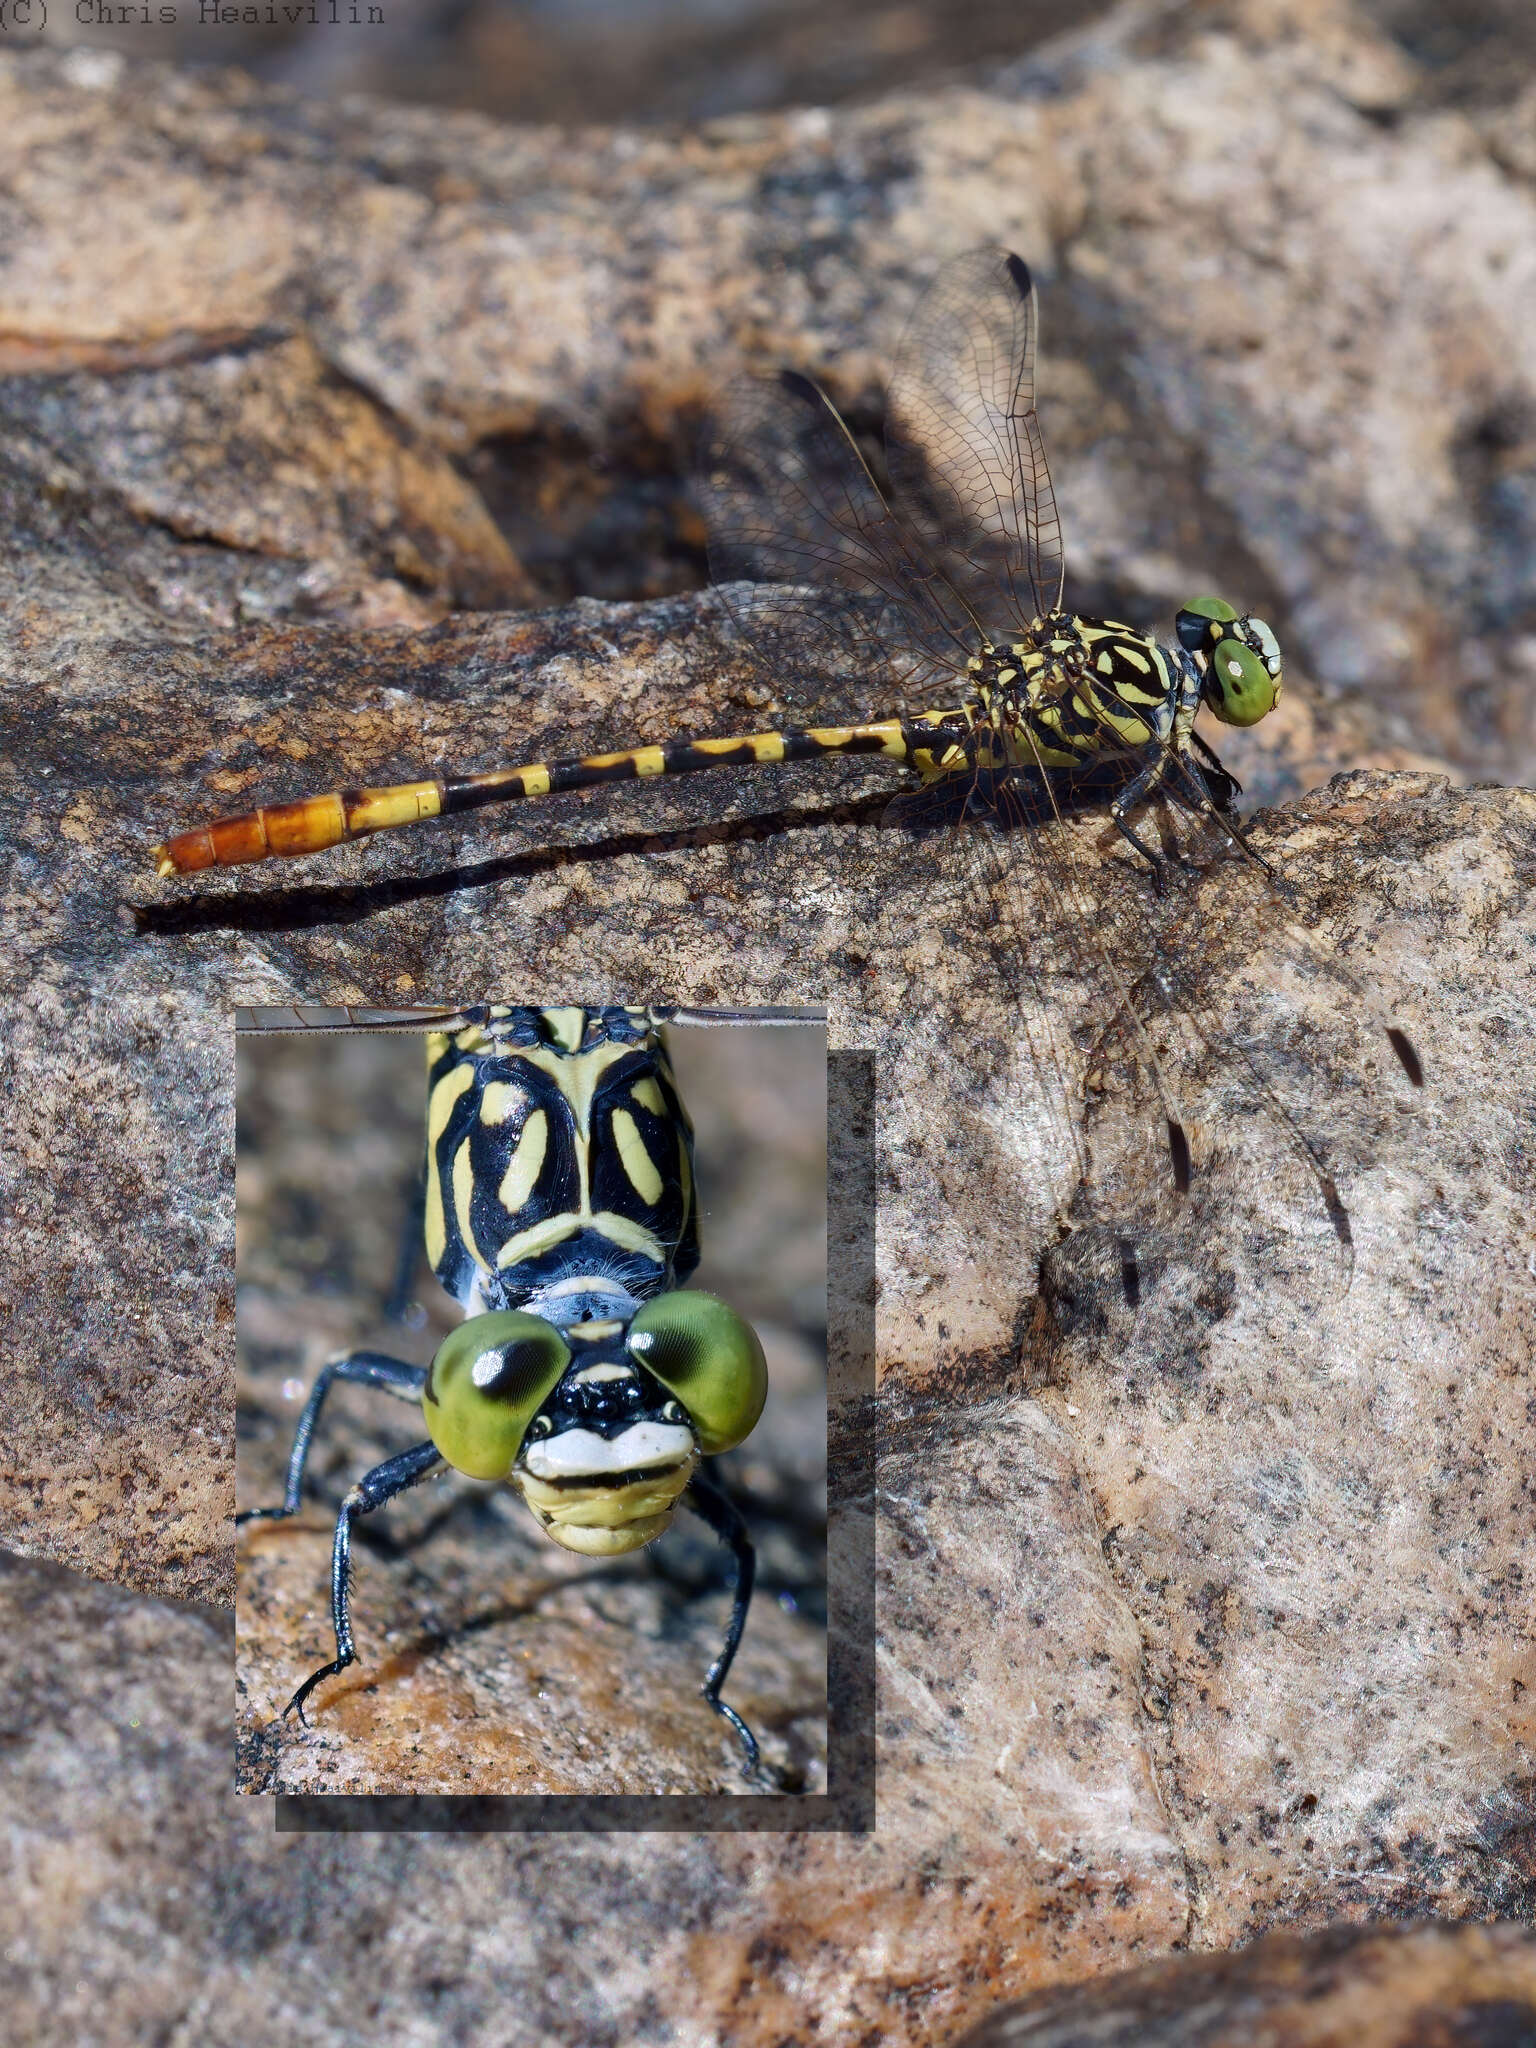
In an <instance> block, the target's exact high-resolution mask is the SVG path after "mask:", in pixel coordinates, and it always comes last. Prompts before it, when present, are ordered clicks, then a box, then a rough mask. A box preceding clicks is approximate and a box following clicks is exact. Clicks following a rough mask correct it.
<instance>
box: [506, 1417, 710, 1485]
mask: <svg viewBox="0 0 1536 2048" xmlns="http://www.w3.org/2000/svg"><path fill="white" fill-rule="evenodd" d="M693 1448H694V1444H693V1431H692V1430H691V1429H689V1428H688V1427H687V1425H686V1424H684V1423H678V1422H637V1423H635V1424H634V1425H633V1426H632V1427H631V1428H629V1429H626V1430H624V1431H623V1432H622V1434H621V1435H619V1436H616V1437H605V1436H599V1435H598V1434H597V1432H596V1431H595V1430H591V1429H562V1430H561V1431H560V1432H559V1433H558V1435H556V1436H545V1437H540V1438H538V1439H537V1441H535V1442H533V1443H529V1444H525V1445H524V1447H523V1456H522V1461H521V1462H522V1463H523V1464H525V1465H526V1466H527V1467H528V1470H529V1471H530V1472H531V1473H532V1474H533V1476H534V1477H535V1478H536V1479H585V1478H595V1477H598V1476H600V1475H602V1474H604V1473H609V1472H631V1471H636V1470H642V1471H643V1470H645V1469H647V1468H648V1467H651V1466H660V1465H677V1464H680V1463H681V1462H682V1460H683V1459H684V1458H688V1457H691V1456H692V1455H693Z"/></svg>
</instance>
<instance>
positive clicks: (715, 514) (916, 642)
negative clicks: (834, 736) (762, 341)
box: [698, 371, 978, 713]
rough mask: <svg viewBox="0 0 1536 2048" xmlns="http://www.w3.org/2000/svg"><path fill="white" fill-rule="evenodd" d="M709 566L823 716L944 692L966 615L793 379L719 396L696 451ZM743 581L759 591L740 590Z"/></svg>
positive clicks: (821, 406) (843, 438)
mask: <svg viewBox="0 0 1536 2048" xmlns="http://www.w3.org/2000/svg"><path fill="white" fill-rule="evenodd" d="M698 496H699V501H700V506H701V509H702V511H703V513H704V516H705V519H706V521H707V523H708V527H709V536H710V544H709V562H710V571H711V574H712V575H713V577H714V580H715V582H716V583H717V584H718V585H720V586H721V596H722V599H723V601H724V602H725V603H726V604H727V606H728V608H729V610H730V611H731V614H732V618H733V621H734V623H735V624H736V627H737V631H738V632H739V634H740V635H741V637H742V640H743V642H744V643H746V644H748V645H750V646H751V647H752V648H754V649H755V650H757V651H758V653H759V655H760V656H761V655H762V654H763V653H764V652H765V650H768V649H771V656H772V658H771V661H765V662H764V666H765V668H766V667H769V666H772V667H780V666H783V665H787V666H790V667H792V668H793V669H794V670H795V671H796V672H798V673H800V674H802V675H805V674H811V675H813V676H814V678H815V679H816V680H818V681H821V682H823V683H824V685H825V697H826V701H825V709H826V710H827V711H828V712H829V713H831V712H832V711H833V710H834V709H835V708H836V707H838V706H840V705H841V704H843V703H847V702H850V701H851V699H852V697H853V695H854V694H855V692H851V691H850V688H849V685H850V683H851V682H853V680H854V678H857V684H856V694H857V696H858V700H859V701H858V702H857V703H856V704H854V705H853V708H855V709H857V710H859V711H861V712H862V711H864V710H865V709H867V708H870V707H871V706H872V705H874V704H876V703H879V704H881V706H882V708H883V710H884V711H886V712H890V711H891V710H893V709H895V708H899V703H900V701H901V700H902V699H904V698H905V699H912V698H915V697H922V698H926V697H928V696H930V695H931V694H932V693H933V692H934V691H935V690H940V689H950V690H951V691H952V688H953V677H954V676H955V674H956V673H957V672H963V670H964V667H965V662H966V660H967V658H968V656H969V655H970V654H971V652H972V651H973V650H974V647H975V645H976V641H977V637H978V627H977V623H976V621H975V619H974V618H973V617H972V616H971V615H970V613H969V612H968V611H967V609H966V607H965V605H964V604H963V602H962V601H961V600H960V598H959V597H958V595H957V593H956V592H955V590H954V588H953V587H952V585H951V584H950V583H949V581H948V580H947V579H946V578H945V577H944V575H943V574H942V572H941V571H940V569H939V567H938V565H937V564H936V563H935V561H934V560H933V558H932V556H931V554H930V552H929V551H928V549H927V548H926V546H925V545H924V544H923V542H922V540H921V539H920V537H919V536H918V535H917V533H916V532H914V531H913V530H912V529H911V528H910V527H909V526H907V525H906V524H905V523H904V522H903V521H902V520H901V519H900V518H898V517H897V515H896V514H895V513H893V511H892V510H891V507H890V506H889V505H888V504H887V502H886V500H885V498H884V496H883V494H882V493H881V491H880V488H879V486H878V484H877V483H876V482H875V479H874V477H873V476H872V475H871V474H870V471H869V468H868V466H867V464H866V463H865V461H864V459H863V457H862V456H861V454H860V453H859V450H858V447H857V445H856V443H855V442H854V440H853V437H852V435H851V434H850V433H849V431H848V428H847V426H846V425H845V424H844V422H843V420H842V418H841V417H840V416H839V414H838V412H837V410H836V408H835V407H834V406H833V405H832V403H831V401H830V400H829V399H828V398H827V396H826V395H825V393H824V392H822V391H821V390H820V388H819V387H818V386H817V385H815V384H813V383H812V382H811V381H810V379H809V378H807V377H802V376H800V375H799V374H798V372H795V371H783V372H781V373H780V374H779V375H778V376H776V377H769V378H743V379H740V380H739V381H738V382H736V383H735V384H733V385H731V386H730V387H728V389H727V390H726V391H725V392H724V393H723V394H722V395H721V398H720V400H719V401H718V403H717V405H716V408H715V413H714V417H713V419H712V420H711V422H710V425H709V427H708V429H707V431H706V434H705V438H704V442H703V446H702V449H701V461H700V474H699V478H698ZM746 585H753V586H756V587H755V588H747V587H744V586H746Z"/></svg>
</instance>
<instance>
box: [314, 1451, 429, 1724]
mask: <svg viewBox="0 0 1536 2048" xmlns="http://www.w3.org/2000/svg"><path fill="white" fill-rule="evenodd" d="M442 1462H443V1460H442V1456H441V1454H440V1453H439V1451H438V1448H437V1445H436V1444H434V1443H424V1444H417V1445H416V1446H415V1448H414V1449H412V1450H409V1451H401V1452H400V1453H399V1455H398V1456H396V1457H393V1458H386V1459H385V1460H384V1462H383V1464H382V1465H375V1466H374V1468H373V1470H372V1471H371V1472H368V1473H365V1474H364V1475H363V1477H362V1478H361V1479H360V1480H359V1481H358V1482H357V1484H356V1486H354V1487H353V1488H352V1489H351V1491H350V1492H349V1493H348V1494H347V1496H346V1498H345V1500H343V1502H342V1504H341V1513H340V1514H339V1515H338V1516H337V1517H336V1542H335V1547H334V1548H333V1549H332V1551H331V1621H332V1623H333V1625H334V1627H335V1630H336V1655H335V1656H334V1657H333V1658H332V1660H331V1662H330V1663H329V1664H322V1665H321V1667H320V1669H319V1670H318V1671H312V1672H311V1673H310V1675H309V1677H308V1678H306V1679H305V1681H304V1683H303V1684H302V1685H301V1686H300V1687H299V1689H298V1691H297V1692H296V1693H295V1694H294V1696H293V1698H292V1699H291V1700H290V1701H289V1702H288V1704H287V1706H286V1707H284V1709H283V1712H284V1714H292V1713H297V1714H298V1717H299V1719H300V1720H301V1721H302V1720H303V1719H304V1702H305V1700H307V1699H308V1698H309V1695H310V1694H311V1693H312V1692H313V1691H314V1689H315V1687H316V1686H317V1685H319V1684H321V1683H322V1682H323V1681H324V1680H325V1679H327V1678H334V1677H335V1676H336V1674H337V1672H338V1671H345V1670H346V1668H347V1666H348V1665H349V1664H351V1663H354V1662H355V1661H356V1657H357V1653H356V1651H355V1650H354V1649H353V1647H352V1617H351V1615H350V1613H349V1612H348V1597H349V1596H348V1590H347V1588H348V1580H349V1578H350V1576H351V1571H352V1524H353V1523H354V1522H355V1521H356V1520H357V1518H358V1516H359V1515H371V1514H372V1513H373V1511H374V1509H375V1508H378V1507H382V1506H383V1505H384V1503H385V1501H387V1500H393V1499H394V1497H395V1495H396V1494H397V1493H404V1491H405V1489H406V1488H407V1487H408V1486H414V1485H415V1484H416V1482H417V1480H418V1479H425V1478H426V1476H427V1474H428V1473H429V1472H430V1471H432V1469H433V1468H434V1467H435V1466H437V1465H440V1464H441V1463H442Z"/></svg>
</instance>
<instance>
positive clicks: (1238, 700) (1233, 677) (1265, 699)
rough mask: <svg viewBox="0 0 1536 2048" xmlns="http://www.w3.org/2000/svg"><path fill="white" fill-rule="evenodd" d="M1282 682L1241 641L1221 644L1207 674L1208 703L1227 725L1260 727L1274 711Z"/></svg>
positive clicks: (1214, 651) (1219, 641)
mask: <svg viewBox="0 0 1536 2048" xmlns="http://www.w3.org/2000/svg"><path fill="white" fill-rule="evenodd" d="M1279 696H1280V685H1279V682H1278V680H1277V679H1276V678H1275V677H1274V676H1272V675H1271V674H1270V672H1269V670H1268V669H1267V668H1266V667H1265V665H1264V663H1263V662H1262V661H1261V660H1260V658H1259V656H1258V655H1257V654H1255V653H1254V651H1253V649H1252V648H1251V647H1245V646H1244V644H1243V642H1242V641H1241V640H1234V639H1225V640H1218V641H1217V643H1216V645H1215V646H1214V647H1213V648H1212V649H1211V659H1210V666H1209V667H1208V668H1207V669H1206V672H1205V700H1206V702H1207V703H1208V704H1209V705H1210V707H1211V709H1212V710H1213V711H1214V712H1215V714H1216V716H1217V717H1218V718H1219V719H1220V720H1221V721H1222V723H1223V724H1224V725H1257V724H1258V722H1259V720H1260V719H1261V718H1267V717H1268V716H1269V714H1270V712H1271V711H1273V710H1274V708H1275V704H1276V702H1277V700H1278V699H1279Z"/></svg>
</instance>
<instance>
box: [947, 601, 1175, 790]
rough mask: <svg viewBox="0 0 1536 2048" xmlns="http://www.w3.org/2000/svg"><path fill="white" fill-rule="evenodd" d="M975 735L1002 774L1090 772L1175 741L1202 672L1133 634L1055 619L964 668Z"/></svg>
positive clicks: (1113, 626)
mask: <svg viewBox="0 0 1536 2048" xmlns="http://www.w3.org/2000/svg"><path fill="white" fill-rule="evenodd" d="M967 666H968V669H969V681H970V684H971V690H972V703H971V706H970V719H971V724H972V729H973V731H975V732H976V733H978V734H979V735H984V736H985V748H986V751H987V752H988V753H989V754H990V755H991V756H992V761H991V765H993V766H995V767H999V768H1003V767H1009V768H1023V769H1041V768H1068V769H1081V768H1089V767H1092V766H1093V765H1094V764H1096V763H1098V762H1101V761H1106V760H1110V759H1113V758H1116V757H1121V756H1125V755H1128V754H1136V753H1140V752H1141V751H1143V750H1144V749H1146V748H1147V747H1151V746H1163V745H1167V744H1168V743H1169V741H1170V740H1174V739H1176V729H1181V728H1182V726H1183V725H1184V724H1187V722H1188V719H1189V718H1190V717H1192V716H1193V711H1194V705H1195V703H1196V702H1197V701H1198V696H1199V688H1200V683H1199V673H1198V671H1196V670H1195V669H1194V667H1193V664H1192V663H1189V662H1187V661H1186V660H1185V659H1184V658H1182V657H1181V656H1180V655H1176V654H1173V653H1170V651H1169V650H1168V649H1167V648H1164V647H1161V646H1159V644H1158V643H1157V641H1156V640H1154V639H1152V638H1151V637H1150V636H1149V635H1147V634H1145V633H1139V632H1138V631H1137V630H1136V629H1135V627H1133V626H1126V625H1122V624H1120V623H1119V622H1118V621H1117V620H1113V619H1085V618H1080V617H1078V616H1076V615H1075V614H1071V613H1056V614H1053V615H1052V616H1050V617H1047V618H1039V619H1035V620H1033V621H1032V622H1031V623H1030V626H1029V627H1028V629H1027V630H1026V632H1025V633H1023V634H1022V635H1020V636H1019V637H1018V638H1016V639H1013V640H1010V641H1008V642H1006V643H1001V644H990V645H988V646H986V647H985V648H984V649H983V651H982V652H981V653H980V654H979V655H977V656H975V657H973V658H972V659H971V661H970V662H969V663H968V664H967Z"/></svg>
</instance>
